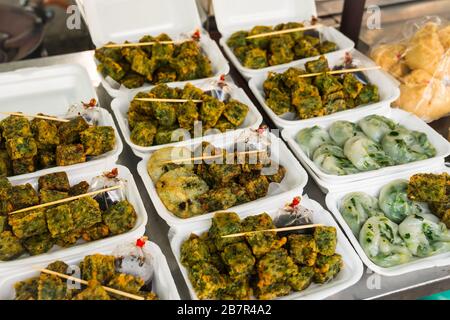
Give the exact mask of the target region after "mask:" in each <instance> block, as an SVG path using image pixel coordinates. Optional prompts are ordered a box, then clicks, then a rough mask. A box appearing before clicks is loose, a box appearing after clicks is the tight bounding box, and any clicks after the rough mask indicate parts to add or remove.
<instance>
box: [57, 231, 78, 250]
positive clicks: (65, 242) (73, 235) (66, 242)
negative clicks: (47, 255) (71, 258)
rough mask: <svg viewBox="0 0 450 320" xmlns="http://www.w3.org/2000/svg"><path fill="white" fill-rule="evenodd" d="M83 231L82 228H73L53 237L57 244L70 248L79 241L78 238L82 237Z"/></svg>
mask: <svg viewBox="0 0 450 320" xmlns="http://www.w3.org/2000/svg"><path fill="white" fill-rule="evenodd" d="M81 233H82V231H81V230H72V231H69V232H66V233H62V234H59V235H57V236H53V238H54V239H55V242H56V245H57V246H60V247H62V248H68V247H71V246H73V245H74V244H76V243H77V242H78V239H80V238H81Z"/></svg>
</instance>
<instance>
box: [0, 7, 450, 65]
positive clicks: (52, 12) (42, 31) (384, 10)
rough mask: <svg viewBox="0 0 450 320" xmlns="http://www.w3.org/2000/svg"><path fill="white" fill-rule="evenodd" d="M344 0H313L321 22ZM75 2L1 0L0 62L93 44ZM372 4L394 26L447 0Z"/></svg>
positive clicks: (207, 11)
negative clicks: (77, 23)
mask: <svg viewBox="0 0 450 320" xmlns="http://www.w3.org/2000/svg"><path fill="white" fill-rule="evenodd" d="M130 1H132V0H130ZM197 1H198V4H199V8H200V10H201V11H202V12H201V16H202V17H203V19H204V21H207V20H208V19H207V17H208V16H209V17H211V16H213V15H214V12H213V11H212V8H211V5H210V1H209V0H197ZM343 3H344V1H343V0H316V4H317V9H318V15H319V17H320V19H321V20H322V22H323V23H324V24H327V25H332V26H337V27H338V26H339V25H340V21H341V13H342V9H343ZM74 4H75V1H74V0H0V62H6V61H8V60H22V59H28V58H35V57H40V56H49V55H50V56H51V55H58V54H64V53H72V52H79V51H85V50H89V49H94V46H93V44H92V42H91V39H90V37H89V33H88V30H87V28H86V26H85V25H84V22H83V21H81V28H80V29H78V30H69V29H68V28H67V27H66V20H67V17H68V14H67V13H66V8H67V7H68V6H70V5H74ZM371 5H377V6H379V7H380V8H381V22H382V27H383V30H385V31H386V29H392V30H393V31H395V30H397V29H399V28H400V27H401V26H402V25H403V23H404V21H406V20H408V19H413V18H420V17H423V16H427V15H439V16H441V17H443V18H446V19H449V20H450V0H421V1H417V0H367V1H366V7H367V6H371ZM365 16H367V13H366V14H365ZM211 21H212V19H211V18H210V19H209V22H210V23H208V24H207V27H209V28H215V26H214V23H211ZM365 21H366V17H365V18H364V19H363V24H362V27H361V33H360V43H359V44H358V48H359V49H360V50H362V51H363V52H364V51H367V49H368V48H369V46H370V45H371V44H373V43H375V42H376V41H378V40H379V37H380V31H378V30H368V29H367V26H366V24H365ZM212 31H214V30H212ZM11 34H15V36H14V37H12V36H11ZM12 38H13V39H12ZM5 48H8V50H9V51H11V48H16V49H17V52H15V53H14V55H13V56H12V54H9V56H8V55H7V54H5V51H7V50H5Z"/></svg>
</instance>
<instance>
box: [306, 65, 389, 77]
mask: <svg viewBox="0 0 450 320" xmlns="http://www.w3.org/2000/svg"><path fill="white" fill-rule="evenodd" d="M378 69H381V67H380V66H373V67H365V68H353V69H342V70H333V71H326V72H316V73H307V74H301V75H299V76H298V77H299V78H308V77H315V76H320V75H321V74H339V73H353V72H359V71H369V70H378Z"/></svg>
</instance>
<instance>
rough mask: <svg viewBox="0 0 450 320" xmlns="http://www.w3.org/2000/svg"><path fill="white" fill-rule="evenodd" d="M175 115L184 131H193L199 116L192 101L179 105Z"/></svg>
mask: <svg viewBox="0 0 450 320" xmlns="http://www.w3.org/2000/svg"><path fill="white" fill-rule="evenodd" d="M184 99H185V98H184ZM177 114H178V115H177V120H178V123H179V124H180V127H181V128H184V129H186V130H191V129H193V128H194V125H195V123H196V122H197V121H198V120H199V116H200V115H199V113H198V110H197V104H196V103H195V102H193V101H188V102H185V103H183V104H182V105H180V107H179V110H177Z"/></svg>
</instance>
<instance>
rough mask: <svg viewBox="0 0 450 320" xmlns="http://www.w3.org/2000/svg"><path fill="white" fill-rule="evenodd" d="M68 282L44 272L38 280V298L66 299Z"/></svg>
mask: <svg viewBox="0 0 450 320" xmlns="http://www.w3.org/2000/svg"><path fill="white" fill-rule="evenodd" d="M66 294H67V284H66V283H65V281H64V280H63V279H61V278H60V277H58V276H54V275H50V274H45V273H42V274H41V275H40V276H39V281H38V300H65V299H66Z"/></svg>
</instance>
